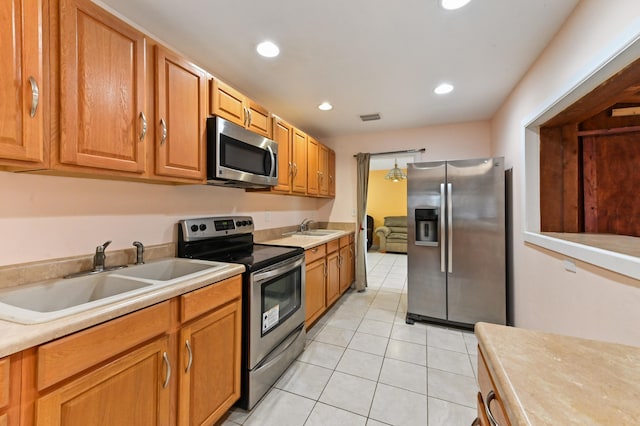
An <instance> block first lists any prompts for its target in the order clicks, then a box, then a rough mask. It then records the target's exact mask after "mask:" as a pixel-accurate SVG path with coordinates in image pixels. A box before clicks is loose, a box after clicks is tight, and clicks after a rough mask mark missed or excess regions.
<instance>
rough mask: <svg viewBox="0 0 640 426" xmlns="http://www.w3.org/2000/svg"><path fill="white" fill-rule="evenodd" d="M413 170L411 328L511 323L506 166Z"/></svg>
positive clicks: (484, 162)
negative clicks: (419, 322)
mask: <svg viewBox="0 0 640 426" xmlns="http://www.w3.org/2000/svg"><path fill="white" fill-rule="evenodd" d="M407 167H408V171H407V176H408V178H407V196H408V201H407V209H408V212H407V221H408V236H407V239H408V241H407V243H408V244H407V255H408V271H409V273H408V287H407V293H408V294H407V296H408V300H407V302H408V303H407V323H413V321H415V320H424V321H431V322H440V323H447V324H451V325H457V326H461V327H470V326H472V325H473V324H475V323H476V322H478V321H485V322H491V323H495V324H505V323H506V271H505V265H506V262H505V255H506V253H505V245H506V242H505V175H504V159H503V158H502V157H500V158H482V159H474V160H458V161H440V162H430V163H412V164H408V166H407Z"/></svg>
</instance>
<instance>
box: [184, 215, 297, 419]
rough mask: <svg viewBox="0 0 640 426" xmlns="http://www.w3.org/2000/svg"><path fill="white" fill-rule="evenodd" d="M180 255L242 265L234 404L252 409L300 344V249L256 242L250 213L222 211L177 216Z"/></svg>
mask: <svg viewBox="0 0 640 426" xmlns="http://www.w3.org/2000/svg"><path fill="white" fill-rule="evenodd" d="M178 256H179V257H186V258H191V259H205V260H216V261H219V262H230V263H241V264H243V265H245V268H246V272H245V273H244V274H243V278H242V283H243V289H242V290H243V296H242V300H243V302H242V318H243V321H242V323H243V324H242V335H243V337H242V341H243V342H242V391H241V398H240V401H239V403H238V405H239V406H241V407H242V408H245V409H251V408H252V407H253V406H254V405H255V404H256V403H257V402H258V401H259V400H260V398H262V396H264V394H265V393H266V392H267V391H268V390H269V388H270V387H271V386H272V385H273V384H274V383H275V381H276V380H277V379H278V377H280V375H281V374H282V373H283V372H284V370H286V369H287V367H288V366H289V365H290V364H291V363H292V362H293V360H294V359H296V357H297V356H298V355H299V354H300V353H301V352H302V350H303V349H304V341H305V336H306V332H305V328H304V317H305V312H304V300H305V299H304V297H305V258H304V250H303V249H302V248H299V247H284V246H271V245H264V244H254V243H253V219H252V218H251V217H250V216H225V217H206V218H198V219H186V220H181V221H180V222H179V223H178Z"/></svg>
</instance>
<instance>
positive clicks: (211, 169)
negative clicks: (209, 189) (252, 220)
mask: <svg viewBox="0 0 640 426" xmlns="http://www.w3.org/2000/svg"><path fill="white" fill-rule="evenodd" d="M277 156H278V144H277V143H276V142H274V141H272V140H271V139H267V138H265V137H263V136H260V135H258V134H256V133H253V132H250V131H249V130H247V129H244V128H242V127H240V126H238V125H236V124H234V123H232V122H230V121H227V120H225V119H224V118H221V117H209V118H207V183H208V184H209V185H219V186H227V187H235V188H265V187H268V186H274V185H277V184H278V158H277Z"/></svg>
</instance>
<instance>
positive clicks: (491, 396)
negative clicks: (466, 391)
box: [484, 391, 498, 426]
mask: <svg viewBox="0 0 640 426" xmlns="http://www.w3.org/2000/svg"><path fill="white" fill-rule="evenodd" d="M494 399H496V394H495V393H494V392H493V391H489V394H488V395H487V401H486V403H485V404H484V412H485V413H487V417H488V418H489V423H490V424H491V426H498V422H497V421H496V418H495V417H493V413H492V412H491V401H493V400H494Z"/></svg>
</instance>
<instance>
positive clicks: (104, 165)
mask: <svg viewBox="0 0 640 426" xmlns="http://www.w3.org/2000/svg"><path fill="white" fill-rule="evenodd" d="M51 7H52V9H53V10H52V13H51V22H52V28H51V30H52V40H54V42H53V43H52V45H53V46H56V43H55V40H57V41H58V42H59V44H58V45H57V46H56V47H57V48H58V49H59V64H57V66H52V75H51V77H52V78H51V80H52V85H53V84H56V85H57V90H56V91H55V95H52V96H57V97H58V99H57V103H58V104H59V105H60V109H59V111H57V110H56V111H54V112H55V113H56V114H59V117H57V119H56V118H53V119H52V122H53V123H56V124H58V126H59V129H55V130H54V131H55V134H56V135H57V137H58V138H59V140H58V141H57V142H58V143H57V144H56V143H55V141H54V144H53V146H52V148H54V149H53V152H52V156H51V162H52V167H53V168H56V169H66V170H69V169H70V170H74V169H77V167H78V166H80V167H88V168H92V169H103V170H108V171H110V172H112V173H111V174H114V173H113V172H125V173H126V174H138V175H141V174H142V173H144V172H145V168H146V138H147V133H148V130H149V128H150V127H151V126H152V123H151V122H150V121H149V111H148V109H147V99H146V96H147V87H146V84H147V79H146V69H145V63H146V61H145V55H146V43H147V41H146V39H145V36H144V35H143V34H142V33H140V32H139V31H137V30H135V29H134V28H133V27H131V26H129V25H128V24H126V23H124V22H123V21H121V20H119V19H117V18H116V17H114V16H113V15H111V14H110V13H108V12H106V11H105V10H104V9H102V8H100V7H98V6H97V5H95V4H94V3H92V2H91V1H89V0H52V1H51ZM53 34H55V36H54V35H53ZM51 57H52V59H53V60H55V59H56V54H55V49H52V54H51ZM52 105H56V101H55V100H54V101H53V102H52ZM52 113H53V112H52Z"/></svg>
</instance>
